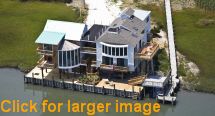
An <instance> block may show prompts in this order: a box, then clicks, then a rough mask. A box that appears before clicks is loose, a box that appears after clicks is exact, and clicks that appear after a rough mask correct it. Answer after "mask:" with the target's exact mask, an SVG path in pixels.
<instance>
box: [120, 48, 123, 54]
mask: <svg viewBox="0 0 215 116" xmlns="http://www.w3.org/2000/svg"><path fill="white" fill-rule="evenodd" d="M120 56H123V48H120Z"/></svg>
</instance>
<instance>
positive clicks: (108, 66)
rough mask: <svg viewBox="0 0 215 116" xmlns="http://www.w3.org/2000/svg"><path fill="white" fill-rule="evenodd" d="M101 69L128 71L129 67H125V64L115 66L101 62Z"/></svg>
mask: <svg viewBox="0 0 215 116" xmlns="http://www.w3.org/2000/svg"><path fill="white" fill-rule="evenodd" d="M100 68H101V69H104V70H112V71H116V72H128V71H129V70H128V67H123V66H115V65H106V64H101V65H100Z"/></svg>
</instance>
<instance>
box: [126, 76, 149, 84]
mask: <svg viewBox="0 0 215 116" xmlns="http://www.w3.org/2000/svg"><path fill="white" fill-rule="evenodd" d="M144 80H145V76H137V77H134V78H132V79H130V80H128V84H129V85H138V84H142V83H143V81H144Z"/></svg>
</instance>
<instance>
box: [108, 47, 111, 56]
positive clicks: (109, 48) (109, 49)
mask: <svg viewBox="0 0 215 116" xmlns="http://www.w3.org/2000/svg"><path fill="white" fill-rule="evenodd" d="M108 54H109V55H111V47H108Z"/></svg>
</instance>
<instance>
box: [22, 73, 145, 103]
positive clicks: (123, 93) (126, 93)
mask: <svg viewBox="0 0 215 116" xmlns="http://www.w3.org/2000/svg"><path fill="white" fill-rule="evenodd" d="M24 82H25V83H27V84H33V85H42V86H47V87H53V88H62V89H70V90H74V91H81V92H89V93H96V94H103V95H111V96H117V97H123V98H131V99H136V100H141V99H142V93H143V92H142V89H139V90H141V91H139V90H138V91H137V89H136V88H135V89H132V90H130V89H129V90H126V89H124V90H122V89H118V88H116V87H115V85H114V86H113V88H110V87H106V86H96V85H89V84H82V83H78V82H76V81H75V82H74V81H73V82H69V81H64V80H61V81H60V80H54V79H53V80H50V79H41V78H32V77H27V76H24Z"/></svg>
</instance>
